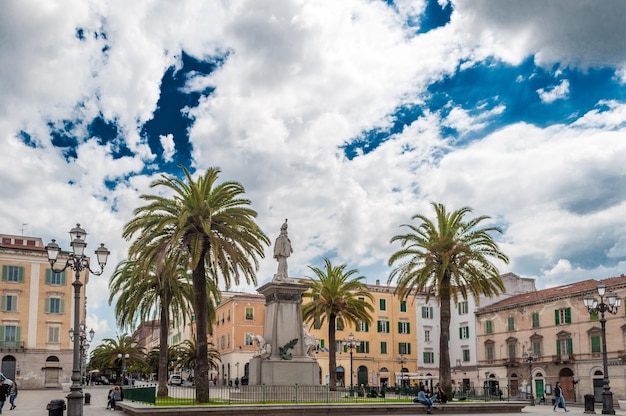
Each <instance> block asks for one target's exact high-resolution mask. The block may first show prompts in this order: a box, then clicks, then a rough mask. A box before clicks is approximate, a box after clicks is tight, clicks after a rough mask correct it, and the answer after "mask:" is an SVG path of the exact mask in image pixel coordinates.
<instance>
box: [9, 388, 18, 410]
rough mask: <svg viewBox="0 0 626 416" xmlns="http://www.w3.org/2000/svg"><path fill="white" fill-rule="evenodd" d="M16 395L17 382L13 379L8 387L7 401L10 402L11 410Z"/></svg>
mask: <svg viewBox="0 0 626 416" xmlns="http://www.w3.org/2000/svg"><path fill="white" fill-rule="evenodd" d="M16 397H17V383H16V382H15V381H14V382H13V384H11V387H9V403H11V410H13V409H15V408H16V407H17V406H16V405H15V398H16Z"/></svg>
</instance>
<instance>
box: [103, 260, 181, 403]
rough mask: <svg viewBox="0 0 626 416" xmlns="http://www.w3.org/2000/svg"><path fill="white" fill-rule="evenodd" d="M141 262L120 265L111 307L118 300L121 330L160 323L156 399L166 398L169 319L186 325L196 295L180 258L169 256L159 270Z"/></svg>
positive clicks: (112, 284)
mask: <svg viewBox="0 0 626 416" xmlns="http://www.w3.org/2000/svg"><path fill="white" fill-rule="evenodd" d="M138 258H139V259H143V262H141V261H140V260H135V259H129V260H124V261H122V262H120V263H119V264H118V265H117V267H116V268H115V271H114V272H113V276H112V278H111V280H110V282H109V304H111V303H112V302H113V299H114V298H115V297H117V302H116V304H115V316H116V319H117V323H118V325H119V326H120V327H123V328H124V327H130V328H132V327H136V324H137V321H139V322H145V321H148V320H150V319H153V320H154V319H157V318H158V320H159V339H160V354H159V371H158V372H157V374H158V386H157V397H167V395H168V388H167V361H168V360H167V348H168V344H167V339H168V330H169V327H170V316H171V315H172V314H173V315H174V316H180V317H182V318H183V322H186V320H187V319H188V318H189V316H190V314H191V311H190V310H191V304H192V302H193V292H192V287H191V279H190V276H188V274H187V273H186V269H185V268H184V267H182V266H181V264H180V263H182V262H181V261H180V259H176V258H174V257H173V256H171V255H170V256H167V257H166V258H165V259H164V261H163V262H161V263H160V264H159V267H157V265H156V264H152V265H151V264H146V265H144V263H147V262H146V261H145V256H139V257H138Z"/></svg>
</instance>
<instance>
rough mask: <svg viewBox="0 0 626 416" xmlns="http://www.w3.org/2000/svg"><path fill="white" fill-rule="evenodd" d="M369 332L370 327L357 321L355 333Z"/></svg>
mask: <svg viewBox="0 0 626 416" xmlns="http://www.w3.org/2000/svg"><path fill="white" fill-rule="evenodd" d="M369 331H370V325H369V324H368V323H367V322H363V321H359V323H358V325H357V326H356V332H369Z"/></svg>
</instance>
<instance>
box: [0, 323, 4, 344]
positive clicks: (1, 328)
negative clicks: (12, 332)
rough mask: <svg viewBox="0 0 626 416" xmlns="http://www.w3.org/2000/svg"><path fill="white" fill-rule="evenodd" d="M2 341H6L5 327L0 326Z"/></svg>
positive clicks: (0, 338)
mask: <svg viewBox="0 0 626 416" xmlns="http://www.w3.org/2000/svg"><path fill="white" fill-rule="evenodd" d="M0 341H4V325H0Z"/></svg>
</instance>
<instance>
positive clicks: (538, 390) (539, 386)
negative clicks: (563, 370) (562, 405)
mask: <svg viewBox="0 0 626 416" xmlns="http://www.w3.org/2000/svg"><path fill="white" fill-rule="evenodd" d="M534 379H535V389H534V392H535V398H536V399H538V400H541V399H542V398H543V396H544V394H545V390H544V380H543V373H542V372H541V371H539V372H537V373H535V375H534Z"/></svg>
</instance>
